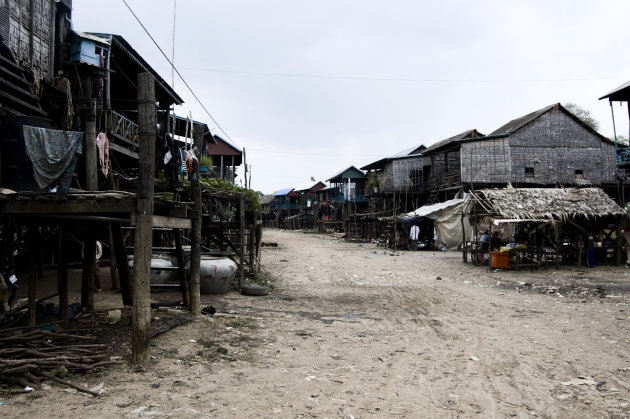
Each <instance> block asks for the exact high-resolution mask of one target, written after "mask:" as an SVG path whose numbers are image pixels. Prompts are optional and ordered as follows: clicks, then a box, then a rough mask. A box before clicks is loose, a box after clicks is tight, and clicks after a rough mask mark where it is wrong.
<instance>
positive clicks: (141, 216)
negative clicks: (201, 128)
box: [131, 73, 156, 365]
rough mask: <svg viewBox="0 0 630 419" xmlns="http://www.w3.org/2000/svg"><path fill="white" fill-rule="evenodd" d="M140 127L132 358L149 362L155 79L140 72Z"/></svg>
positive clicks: (141, 363)
mask: <svg viewBox="0 0 630 419" xmlns="http://www.w3.org/2000/svg"><path fill="white" fill-rule="evenodd" d="M138 130H139V137H140V138H139V143H140V144H139V146H140V150H139V153H138V154H139V156H140V162H139V163H140V171H139V173H138V195H137V207H136V234H135V240H134V258H133V263H134V265H133V276H134V278H133V324H132V325H133V330H132V332H133V334H132V338H131V344H132V346H131V360H132V362H133V363H134V364H139V365H145V364H147V363H148V362H149V359H150V343H151V303H150V299H151V288H150V286H151V285H150V279H151V250H152V238H153V231H152V229H153V184H154V176H155V135H156V109H155V78H154V77H153V75H152V74H151V73H141V74H139V75H138Z"/></svg>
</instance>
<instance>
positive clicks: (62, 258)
mask: <svg viewBox="0 0 630 419" xmlns="http://www.w3.org/2000/svg"><path fill="white" fill-rule="evenodd" d="M58 234H59V237H58V239H59V243H58V245H59V256H58V258H59V262H58V267H57V289H58V291H59V320H61V323H62V325H63V327H68V325H69V320H70V319H69V318H68V251H67V249H68V247H67V245H68V243H67V242H66V237H67V234H66V230H65V228H64V227H59V233H58Z"/></svg>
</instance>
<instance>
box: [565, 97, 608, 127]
mask: <svg viewBox="0 0 630 419" xmlns="http://www.w3.org/2000/svg"><path fill="white" fill-rule="evenodd" d="M564 107H565V108H566V109H567V110H568V111H569V112H571V113H572V114H573V115H575V116H577V117H578V118H579V119H580V120H581V121H582V122H584V123H585V124H586V125H588V126H589V127H591V128H593V129H594V130H595V131H599V122H598V121H597V120H596V119H595V118H593V117H592V116H591V111H589V110H587V109H584V108H582V107H581V106H579V105H576V104H575V103H570V102H569V103H565V104H564Z"/></svg>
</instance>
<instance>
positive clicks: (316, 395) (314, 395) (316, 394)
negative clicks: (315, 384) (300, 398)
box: [311, 393, 319, 398]
mask: <svg viewBox="0 0 630 419" xmlns="http://www.w3.org/2000/svg"><path fill="white" fill-rule="evenodd" d="M311 397H312V398H315V397H319V393H313V394H311Z"/></svg>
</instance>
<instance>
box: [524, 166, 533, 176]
mask: <svg viewBox="0 0 630 419" xmlns="http://www.w3.org/2000/svg"><path fill="white" fill-rule="evenodd" d="M525 177H534V168H533V167H526V168H525Z"/></svg>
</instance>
